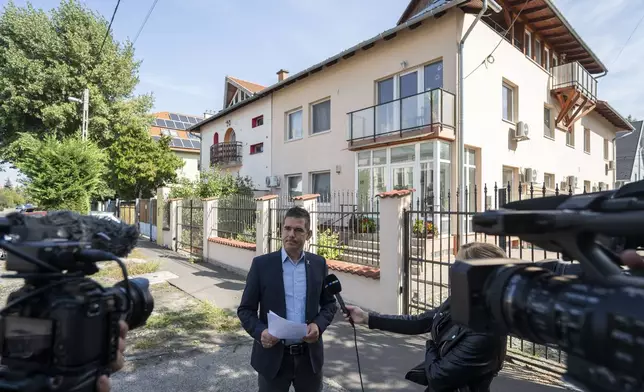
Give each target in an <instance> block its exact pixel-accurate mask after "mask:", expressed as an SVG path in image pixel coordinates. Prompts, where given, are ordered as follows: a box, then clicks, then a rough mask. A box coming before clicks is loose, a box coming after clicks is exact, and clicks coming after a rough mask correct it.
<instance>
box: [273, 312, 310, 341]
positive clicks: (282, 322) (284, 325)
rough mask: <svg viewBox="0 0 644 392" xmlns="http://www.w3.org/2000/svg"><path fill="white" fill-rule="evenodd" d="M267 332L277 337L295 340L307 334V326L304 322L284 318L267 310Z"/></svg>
mask: <svg viewBox="0 0 644 392" xmlns="http://www.w3.org/2000/svg"><path fill="white" fill-rule="evenodd" d="M268 333H269V334H271V335H272V336H275V337H276V338H278V339H285V340H297V339H302V338H304V337H305V336H306V335H307V327H306V324H304V323H295V322H293V321H289V320H286V319H284V318H282V317H280V316H278V315H276V314H275V313H273V311H270V312H268Z"/></svg>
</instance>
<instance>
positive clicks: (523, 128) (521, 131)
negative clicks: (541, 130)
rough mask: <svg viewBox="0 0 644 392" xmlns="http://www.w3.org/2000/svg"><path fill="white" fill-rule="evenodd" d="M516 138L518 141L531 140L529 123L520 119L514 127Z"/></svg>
mask: <svg viewBox="0 0 644 392" xmlns="http://www.w3.org/2000/svg"><path fill="white" fill-rule="evenodd" d="M514 139H515V140H517V141H522V140H530V127H529V126H528V123H525V122H523V121H519V122H518V123H517V126H516V128H515V129H514Z"/></svg>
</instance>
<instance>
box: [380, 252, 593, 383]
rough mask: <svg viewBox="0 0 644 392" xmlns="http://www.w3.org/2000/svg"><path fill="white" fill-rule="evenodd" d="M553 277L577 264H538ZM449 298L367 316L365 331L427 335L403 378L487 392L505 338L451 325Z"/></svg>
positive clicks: (500, 364)
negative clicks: (405, 311) (419, 308)
mask: <svg viewBox="0 0 644 392" xmlns="http://www.w3.org/2000/svg"><path fill="white" fill-rule="evenodd" d="M535 265H537V266H539V267H542V268H547V269H549V270H551V271H552V272H553V273H555V274H557V275H578V274H579V273H580V272H581V270H580V268H579V265H578V264H570V263H561V262H558V261H545V262H538V263H535ZM449 302H450V299H449V298H448V299H447V300H446V301H445V302H443V303H442V304H441V305H440V306H439V307H438V308H437V309H434V310H430V311H427V312H425V313H422V314H418V315H380V314H376V313H370V314H369V328H371V329H380V330H383V331H389V332H394V333H400V334H405V335H420V334H425V333H430V334H431V336H432V338H431V339H430V340H427V342H426V347H425V361H424V362H423V363H422V364H421V365H419V366H417V367H415V368H414V369H412V370H410V371H409V372H408V373H407V375H406V377H405V378H406V379H408V380H410V381H414V382H417V383H420V384H422V385H427V386H428V388H427V390H426V391H433V392H456V391H462V392H466V391H467V392H488V391H489V390H490V384H491V383H492V380H493V379H494V377H495V376H496V375H497V373H498V372H499V371H500V370H501V368H502V367H503V362H504V360H505V355H506V347H507V336H500V335H494V334H484V333H477V332H474V331H472V330H470V329H468V328H466V327H463V326H460V325H457V324H453V323H452V322H451V317H450V304H449Z"/></svg>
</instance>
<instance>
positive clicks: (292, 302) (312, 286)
mask: <svg viewBox="0 0 644 392" xmlns="http://www.w3.org/2000/svg"><path fill="white" fill-rule="evenodd" d="M310 238H311V219H310V216H309V213H308V211H306V210H305V209H303V208H301V207H293V208H291V209H289V210H288V211H287V212H286V215H285V217H284V222H283V224H282V248H281V249H280V250H279V251H277V252H273V253H269V254H266V255H262V256H258V257H255V258H254V259H253V262H252V264H251V267H250V271H249V272H248V276H247V277H246V287H245V288H244V293H243V294H242V298H241V303H240V304H239V308H238V309H237V316H238V317H239V319H240V320H241V323H242V326H243V327H244V329H245V330H246V332H248V334H249V335H250V336H252V337H253V339H254V342H253V351H252V355H251V360H250V363H251V365H252V366H253V368H254V369H255V370H256V371H257V373H258V385H259V392H288V390H289V388H290V386H291V384H293V387H294V388H295V391H296V392H320V391H322V365H323V363H324V347H323V343H322V333H324V330H325V329H326V328H327V327H328V326H329V324H331V321H332V320H333V316H334V314H335V312H336V311H337V305H336V304H335V299H334V298H333V296H331V295H329V294H328V293H327V292H326V291H325V290H324V278H325V277H326V276H327V274H328V268H327V265H326V260H325V259H324V258H323V257H320V256H318V255H315V254H312V253H308V252H304V250H303V249H304V244H305V243H306V241H308V240H309V239H310ZM258 308H259V315H258ZM269 311H273V313H275V314H277V315H278V316H280V317H283V318H285V319H287V320H290V321H294V322H297V323H305V324H306V325H307V333H306V336H303V337H302V339H301V340H300V339H297V340H293V341H282V340H279V339H278V338H276V337H274V336H271V335H270V334H269V333H268V322H267V314H268V312H269Z"/></svg>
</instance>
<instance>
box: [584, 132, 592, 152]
mask: <svg viewBox="0 0 644 392" xmlns="http://www.w3.org/2000/svg"><path fill="white" fill-rule="evenodd" d="M590 135H591V131H590V128H584V152H585V153H586V154H590V151H591V148H590V141H591V137H590ZM586 143H587V144H588V148H586Z"/></svg>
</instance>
